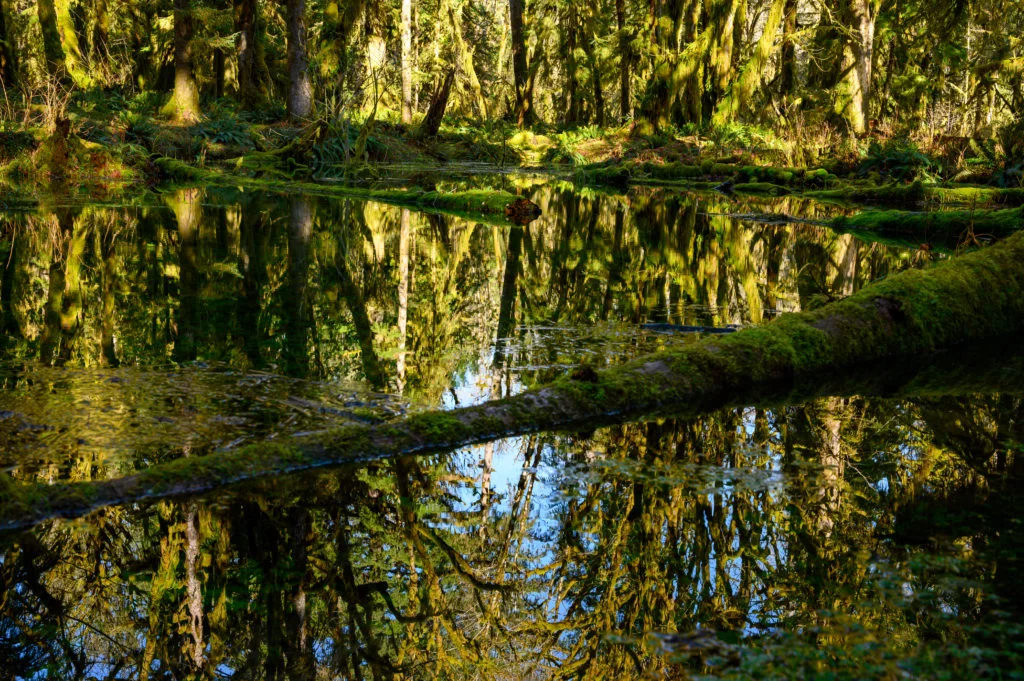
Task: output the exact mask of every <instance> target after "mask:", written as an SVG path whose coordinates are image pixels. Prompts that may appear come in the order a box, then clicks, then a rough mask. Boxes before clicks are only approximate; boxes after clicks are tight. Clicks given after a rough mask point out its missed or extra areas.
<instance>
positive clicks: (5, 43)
mask: <svg viewBox="0 0 1024 681" xmlns="http://www.w3.org/2000/svg"><path fill="white" fill-rule="evenodd" d="M17 80H18V63H17V61H15V52H14V45H13V43H12V41H11V36H10V34H9V33H8V29H7V15H6V13H5V12H4V0H0V85H2V86H3V87H4V89H8V88H12V87H14V85H15V83H16V82H17Z"/></svg>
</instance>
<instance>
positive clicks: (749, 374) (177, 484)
mask: <svg viewBox="0 0 1024 681" xmlns="http://www.w3.org/2000/svg"><path fill="white" fill-rule="evenodd" d="M1022 327H1024V234H1015V235H1014V236H1012V237H1010V238H1009V239H1007V240H1006V241H1005V242H1003V243H1001V244H999V245H996V246H993V247H990V248H987V249H983V250H980V251H977V252H975V253H971V254H969V255H966V256H963V257H961V258H958V259H955V260H952V261H949V262H946V263H943V264H940V265H938V266H936V267H934V268H932V269H928V270H924V271H922V270H911V271H908V272H904V273H901V274H898V275H895V276H893V277H891V278H889V279H886V280H884V281H882V282H880V283H878V284H875V285H872V286H870V287H868V288H866V289H864V290H863V291H861V292H860V293H858V294H856V295H853V296H851V297H850V298H847V299H845V300H843V301H840V302H837V303H833V304H831V305H828V306H825V307H823V308H821V309H819V310H816V311H813V312H808V313H802V314H790V315H784V316H782V317H780V318H779V319H777V320H776V321H774V322H772V323H770V324H767V325H765V326H763V327H758V328H752V329H747V330H744V331H741V332H738V333H735V334H731V335H727V336H717V337H713V338H709V339H707V340H705V341H703V342H702V343H699V344H695V345H691V346H687V347H684V348H682V349H678V350H673V351H669V352H663V353H659V354H656V355H651V356H648V357H644V358H640V359H637V360H634V361H631V362H628V363H626V364H623V365H621V366H618V367H615V368H611V369H608V370H605V371H600V372H594V371H579V372H577V373H576V374H574V375H573V376H566V377H564V378H562V379H559V380H558V381H555V382H554V383H552V384H549V385H546V386H543V387H539V388H535V389H533V390H529V391H527V392H525V393H523V394H521V395H518V396H515V397H511V398H507V399H504V400H500V401H495V402H489V403H486V404H483V405H480V406H475V407H468V408H463V409H456V410H453V411H447V412H426V413H420V414H416V415H414V416H411V417H409V418H407V419H405V420H402V421H400V422H396V423H391V424H385V425H377V426H350V427H345V428H340V429H337V430H334V431H331V432H328V433H324V434H321V435H317V436H311V437H303V438H296V439H294V440H292V441H291V442H276V443H263V444H258V445H252V446H249V447H246V448H243V449H239V450H236V451H233V452H226V453H220V454H214V455H210V456H204V457H194V458H189V459H179V460H176V461H172V462H169V463H167V464H160V465H157V466H154V467H152V468H150V469H148V470H146V471H143V472H141V473H138V474H136V475H133V476H130V477H126V478H122V479H119V480H111V481H99V482H89V483H78V484H58V485H53V486H46V485H26V484H24V483H19V482H16V481H13V480H11V479H10V478H8V477H6V476H0V481H2V482H0V484H2V485H3V487H4V488H5V489H3V490H2V492H3V493H2V494H0V498H2V502H0V518H2V519H3V520H2V522H3V524H4V525H6V526H7V527H13V526H24V525H27V524H31V523H33V522H36V521H38V520H40V519H42V518H46V517H49V516H52V515H77V514H81V513H84V512H86V511H88V510H89V509H91V508H95V507H98V506H102V505H106V504H112V503H118V502H125V501H135V500H140V499H145V498H156V497H166V496H172V495H179V494H185V493H195V492H201V491H204V490H208V489H211V488H214V487H218V486H221V485H226V484H229V483H232V482H236V481H239V480H243V479H247V478H254V477H259V476H265V475H270V474H275V473H281V472H288V471H297V470H305V469H311V468H315V467H319V466H325V465H329V464H333V463H338V462H343V461H360V460H368V459H377V458H381V457H388V456H394V455H398V454H417V453H423V452H430V451H438V450H444V449H450V448H454V447H458V446H463V445H467V444H472V443H478V442H483V441H487V440H491V439H495V438H498V437H504V436H510V435H518V434H523V433H527V432H537V431H543V430H552V429H557V428H563V427H566V426H569V425H573V424H581V423H587V422H593V421H597V420H602V419H617V420H625V419H626V418H628V417H629V416H630V415H636V414H640V413H650V412H653V411H659V410H665V409H674V410H684V409H685V410H687V411H691V410H703V409H709V408H714V407H718V406H721V405H722V404H725V403H727V402H729V401H735V400H736V399H756V398H758V397H763V396H766V395H779V394H784V393H785V392H786V391H788V390H790V389H791V387H792V386H793V385H794V384H795V383H796V382H798V381H814V380H817V381H821V382H824V383H827V382H829V381H834V380H835V375H836V373H837V372H838V371H840V370H843V369H850V368H854V367H863V366H865V365H869V364H871V363H877V362H882V361H886V360H892V359H894V358H905V357H920V356H922V355H926V354H927V353H931V352H934V351H936V350H939V349H942V348H950V347H953V346H956V345H960V344H963V343H968V342H978V341H982V340H984V339H988V338H995V337H999V336H1003V335H1008V334H1010V333H1013V332H1016V331H1019V330H1020V329H1021V328H1022Z"/></svg>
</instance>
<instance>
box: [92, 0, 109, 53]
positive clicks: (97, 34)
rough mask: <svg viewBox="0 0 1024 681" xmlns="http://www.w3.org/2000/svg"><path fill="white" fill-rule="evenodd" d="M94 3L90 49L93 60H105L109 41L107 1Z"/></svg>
mask: <svg viewBox="0 0 1024 681" xmlns="http://www.w3.org/2000/svg"><path fill="white" fill-rule="evenodd" d="M94 3H95V4H94V12H95V15H96V20H95V24H94V25H93V31H92V39H91V43H92V44H91V49H92V54H93V56H94V58H98V59H104V60H105V59H106V58H107V44H108V42H109V40H110V9H109V7H108V6H107V0H94Z"/></svg>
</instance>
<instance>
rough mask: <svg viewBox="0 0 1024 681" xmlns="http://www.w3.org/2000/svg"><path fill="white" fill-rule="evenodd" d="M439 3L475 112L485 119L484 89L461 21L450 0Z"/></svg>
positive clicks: (485, 102) (485, 101) (442, 0)
mask: <svg viewBox="0 0 1024 681" xmlns="http://www.w3.org/2000/svg"><path fill="white" fill-rule="evenodd" d="M441 4H442V6H443V7H444V8H445V11H446V13H447V14H448V22H449V24H450V25H451V30H452V40H454V41H455V50H456V53H457V54H458V60H459V69H460V70H461V71H462V72H463V74H464V75H465V76H466V78H467V79H469V91H470V95H471V96H472V99H473V105H474V106H475V107H476V109H477V113H478V114H479V116H480V118H481V120H486V118H487V100H486V99H484V89H483V86H482V85H480V78H479V77H478V76H477V73H476V66H474V64H473V52H472V51H471V50H470V49H469V47H468V46H467V45H466V39H465V38H464V37H463V35H462V21H461V20H460V19H459V15H458V14H457V13H456V12H455V8H454V7H452V4H451V1H450V0H441Z"/></svg>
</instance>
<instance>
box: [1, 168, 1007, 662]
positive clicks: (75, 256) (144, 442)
mask: <svg viewBox="0 0 1024 681" xmlns="http://www.w3.org/2000/svg"><path fill="white" fill-rule="evenodd" d="M520 191H522V192H523V193H524V194H525V195H527V196H530V197H531V198H532V199H533V200H534V201H535V202H537V203H538V204H539V205H540V206H541V207H542V209H543V211H544V215H543V217H542V218H541V219H539V220H537V221H535V222H533V223H532V224H530V225H528V226H525V227H510V226H507V225H505V226H493V225H489V224H482V223H479V222H476V221H473V220H469V219H464V218H458V217H451V216H440V215H430V214H423V213H417V212H413V211H409V210H403V209H399V208H395V207H391V206H386V205H382V204H374V203H365V202H359V201H334V200H325V199H316V198H312V197H301V196H296V197H284V198H280V197H279V198H274V197H267V196H259V197H257V196H253V195H252V194H250V193H243V192H237V191H222V190H218V191H212V190H202V189H189V190H176V191H169V192H165V193H163V194H162V195H160V196H158V197H155V198H152V197H151V198H148V199H145V200H140V201H139V203H138V205H120V206H111V205H109V203H108V204H107V205H100V204H98V203H89V202H86V203H84V204H81V203H69V202H60V201H53V202H51V203H49V204H47V203H44V204H43V205H42V206H41V207H40V208H39V209H38V210H34V211H31V212H24V211H23V212H8V213H0V234H2V242H0V255H3V256H4V257H3V277H2V281H0V303H2V310H0V313H2V317H0V322H2V324H3V328H4V335H3V337H2V341H0V342H2V345H0V467H2V468H3V469H4V471H5V474H6V475H8V476H9V477H10V478H11V479H13V480H15V481H18V482H30V481H31V482H41V481H48V482H49V481H66V482H76V481H83V480H96V479H108V478H116V477H119V476H123V475H127V474H130V473H132V472H134V471H137V470H140V469H143V468H145V467H147V466H150V465H153V464H154V463H159V462H163V461H167V460H170V459H175V458H181V457H189V456H196V455H202V454H210V453H215V452H217V451H223V450H229V449H231V448H234V447H238V446H240V445H242V444H249V443H253V442H260V441H265V440H268V439H274V438H288V437H292V436H294V435H296V434H300V433H309V432H312V431H317V430H322V429H325V428H328V427H332V426H337V425H340V424H345V423H352V422H359V423H365V422H374V421H378V420H388V419H395V418H401V416H402V415H403V414H405V413H408V412H410V411H415V410H420V409H427V408H436V407H439V406H441V407H455V406H460V405H466V404H473V403H479V402H482V401H485V400H488V399H493V398H498V397H503V396H506V395H509V394H513V393H515V392H517V391H520V390H522V389H524V388H526V387H529V386H531V385H536V384H538V383H542V382H545V381H547V380H550V379H552V378H554V377H557V376H559V375H561V374H562V373H564V372H566V371H567V370H569V368H570V367H573V366H575V365H577V364H578V363H580V362H586V363H588V364H591V365H593V366H603V365H606V364H610V363H615V362H618V361H621V360H623V359H625V358H628V357H632V356H636V355H638V354H642V353H645V352H650V351H655V350H657V349H659V348H662V347H667V346H671V345H675V344H681V343H691V342H696V341H697V340H698V339H699V337H700V334H696V333H691V331H692V330H693V327H702V328H704V329H723V328H726V327H743V326H749V325H755V324H760V323H763V322H765V321H768V320H770V319H771V318H773V317H774V316H776V315H778V314H780V313H783V312H786V311H795V310H801V309H807V308H809V307H812V306H815V305H820V304H822V303H825V302H827V301H829V300H833V299H836V298H839V297H842V296H845V295H848V294H850V293H852V292H853V291H855V290H856V289H858V288H860V287H861V286H863V285H865V284H867V283H869V282H871V281H872V280H875V279H878V278H880V277H883V276H886V275H887V274H890V273H893V272H895V271H898V270H901V269H905V268H909V267H917V266H922V265H924V264H926V263H927V261H929V260H931V259H933V258H934V257H936V256H935V255H934V254H933V253H931V252H922V251H919V250H917V249H914V248H899V247H894V246H891V245H883V244H878V243H871V242H868V241H864V240H859V239H857V238H855V237H853V236H850V235H839V234H835V233H833V232H832V231H830V230H828V229H826V228H824V227H819V226H814V225H811V224H798V225H787V226H780V225H767V224H758V223H756V222H751V221H747V220H740V219H736V218H733V217H730V215H735V214H746V213H751V212H759V211H764V212H784V213H789V214H791V215H799V216H801V217H805V218H808V219H821V218H824V217H827V216H828V215H829V214H830V212H832V211H834V209H825V208H822V207H820V206H815V205H806V204H800V203H796V202H789V201H788V200H773V201H771V202H769V203H763V202H756V201H751V202H746V201H736V200H732V201H730V200H728V199H725V198H722V197H716V196H713V195H679V194H677V193H665V192H660V191H653V190H634V191H633V192H631V193H630V194H629V195H628V196H607V195H603V194H597V193H591V192H580V191H576V190H574V189H572V188H571V187H568V186H561V185H558V184H543V183H537V184H530V183H524V185H523V186H521V187H520ZM964 354H965V356H967V357H970V356H971V353H970V352H967V353H964ZM985 354H987V355H1000V354H1002V351H1000V353H995V352H987V353H985ZM1010 354H1011V355H1012V352H1011V353H1010ZM974 359H977V358H974ZM987 359H988V360H989V365H988V366H987V367H986V368H985V371H983V372H982V371H979V372H974V373H975V374H976V375H982V374H983V375H984V376H991V377H992V380H991V381H989V382H986V380H987V379H980V385H979V381H974V382H970V381H964V380H963V377H962V375H961V376H960V377H959V378H956V379H954V378H949V379H948V385H944V384H943V383H942V381H941V380H940V381H939V382H938V383H935V382H933V383H932V386H931V388H930V389H929V390H927V391H918V393H917V394H907V395H898V396H893V395H889V396H881V397H879V396H877V395H876V394H871V395H856V394H850V393H849V392H848V391H846V392H840V393H839V396H835V397H820V398H814V399H809V400H808V401H805V402H802V403H800V404H763V405H747V406H744V407H742V408H734V409H728V410H723V411H720V412H716V413H711V414H706V415H702V416H700V417H696V418H695V417H687V418H681V417H673V416H671V415H662V416H660V417H658V418H652V419H650V420H648V421H646V422H641V423H632V424H625V425H616V426H609V427H602V428H599V429H597V430H592V431H588V432H581V433H542V434H537V435H531V436H525V437H521V438H513V439H507V440H502V441H498V442H494V443H490V444H486V445H480V446H476V447H471V448H466V449H463V450H459V451H456V452H452V453H449V454H444V455H436V456H431V457H419V458H411V457H410V458H400V459H395V460H387V461H380V462H375V463H371V464H363V465H359V466H339V467H336V468H334V469H331V470H328V471H323V472H319V473H317V474H315V475H303V476H290V477H282V478H276V479H268V480H263V481H257V482H253V483H248V484H245V485H240V486H235V487H232V488H230V489H227V490H219V491H215V492H212V493H210V494H208V495H205V496H202V497H197V498H186V499H177V500H172V501H163V502H159V503H148V504H131V505H121V506H114V507H111V508H107V509H103V510H100V511H97V512H95V513H93V514H91V515H90V516H88V517H86V518H82V519H77V520H70V521H69V520H53V521H47V522H44V523H42V524H41V525H39V526H37V527H35V528H33V529H32V530H30V531H27V532H21V533H13V532H8V533H6V534H4V535H0V587H2V594H3V595H2V596H0V680H6V679H43V678H46V679H54V678H59V679H64V678H69V679H91V678H96V679H143V678H145V679H191V678H196V679H214V678H237V679H360V678H365V679H382V678H387V679H420V678H424V679H428V678H430V679H433V678H443V679H449V678H450V679H462V678H465V679H548V678H566V679H569V678H573V679H590V678H593V679H632V678H669V679H681V678H691V677H692V678H697V677H700V678H794V677H802V678H968V677H970V678H979V677H980V678H1020V675H1021V668H1020V665H1021V662H1020V660H1021V659H1022V657H1021V656H1022V653H1024V649H1022V647H1024V643H1022V641H1024V636H1022V634H1024V631H1022V630H1024V627H1022V626H1021V606H1020V602H1021V586H1020V581H1021V577H1022V576H1024V575H1022V571H1021V567H1022V566H1021V562H1020V558H1019V552H1020V546H1021V545H1022V541H1024V528H1022V526H1021V523H1022V519H1024V513H1022V511H1024V509H1022V507H1021V503H1020V498H1021V494H1020V491H1019V478H1020V475H1021V473H1022V472H1024V471H1022V467H1024V466H1022V463H1021V461H1022V456H1021V454H1020V450H1021V442H1024V436H1022V432H1021V431H1022V428H1024V426H1022V423H1021V409H1020V407H1021V397H1020V394H1019V389H1018V386H1020V385H1021V383H1020V382H1017V381H1015V380H1014V377H1020V376H1022V375H1024V372H1022V371H1021V369H1020V367H1021V364H1022V362H1021V359H1020V358H1019V357H1013V356H1007V357H997V359H998V362H999V363H998V365H997V366H995V367H994V368H993V367H992V366H991V362H992V361H995V360H993V359H992V358H987ZM939 361H940V362H941V361H946V362H947V363H949V364H952V365H960V364H962V363H963V362H962V361H961V360H960V359H957V360H956V361H953V360H950V359H949V358H946V360H939ZM1004 365H1005V366H1004ZM962 373H963V372H961V374H962ZM968 373H971V372H968Z"/></svg>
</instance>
